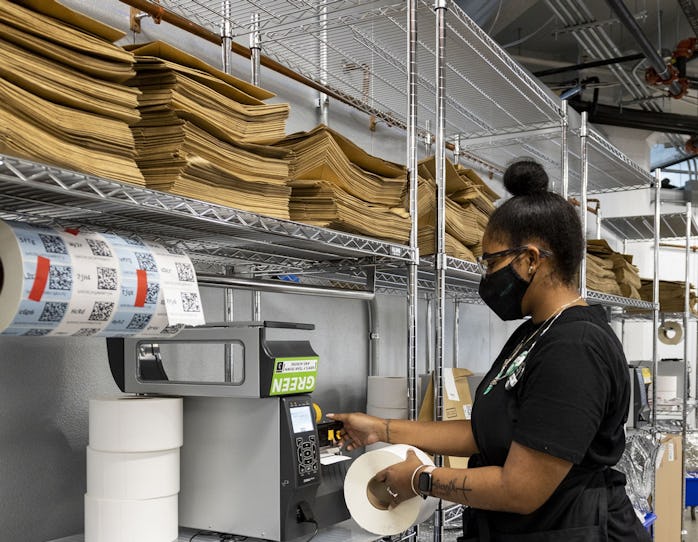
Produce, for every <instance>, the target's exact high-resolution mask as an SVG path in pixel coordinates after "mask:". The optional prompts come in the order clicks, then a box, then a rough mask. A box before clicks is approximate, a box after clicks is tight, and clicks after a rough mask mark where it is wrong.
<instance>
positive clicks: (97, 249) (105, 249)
mask: <svg viewBox="0 0 698 542" xmlns="http://www.w3.org/2000/svg"><path fill="white" fill-rule="evenodd" d="M87 244H88V245H89V247H90V250H91V251H92V254H93V255H94V256H104V257H107V258H111V257H112V253H111V248H109V243H107V242H106V241H102V240H100V239H87Z"/></svg>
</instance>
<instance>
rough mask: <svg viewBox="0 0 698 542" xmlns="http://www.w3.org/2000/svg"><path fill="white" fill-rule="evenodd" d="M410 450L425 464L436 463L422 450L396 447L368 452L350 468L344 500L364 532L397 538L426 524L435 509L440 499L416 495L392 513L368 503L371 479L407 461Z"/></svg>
mask: <svg viewBox="0 0 698 542" xmlns="http://www.w3.org/2000/svg"><path fill="white" fill-rule="evenodd" d="M409 449H413V450H414V451H415V453H416V454H417V456H418V457H419V459H420V460H421V461H422V463H424V464H427V465H433V464H434V463H433V461H432V460H431V458H430V457H429V456H428V455H427V454H425V453H424V452H422V451H421V450H418V449H417V448H413V447H411V446H405V445H404V444H395V445H391V446H386V447H385V448H381V449H379V450H372V451H370V452H366V453H365V454H363V455H361V456H359V457H358V458H357V459H355V460H354V462H353V463H352V465H351V466H350V467H349V470H348V471H347V475H346V478H345V480H344V500H345V501H346V503H347V508H348V509H349V513H350V514H351V517H352V518H353V519H354V521H356V523H358V524H359V525H360V526H361V527H362V528H363V529H366V530H367V531H369V532H371V533H374V534H377V535H380V536H390V535H395V534H398V533H401V532H403V531H405V530H406V529H409V528H410V527H412V526H413V525H416V524H417V523H421V522H423V521H425V520H426V519H428V518H429V516H431V515H432V514H433V513H434V510H436V506H437V504H438V500H437V499H434V498H431V497H429V498H427V499H422V498H421V497H419V496H416V495H415V496H414V497H413V498H411V499H408V500H406V501H404V502H402V503H400V504H399V505H398V506H396V507H395V508H393V509H392V510H384V509H382V508H377V507H375V506H374V505H372V504H371V503H370V502H369V499H368V496H367V491H368V485H369V482H370V481H371V479H372V478H373V477H374V476H375V475H376V474H377V473H378V472H380V471H381V470H383V469H385V468H386V467H389V466H390V465H394V464H395V463H399V462H400V461H404V460H405V457H406V456H407V450H409Z"/></svg>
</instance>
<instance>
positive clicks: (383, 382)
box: [366, 376, 407, 408]
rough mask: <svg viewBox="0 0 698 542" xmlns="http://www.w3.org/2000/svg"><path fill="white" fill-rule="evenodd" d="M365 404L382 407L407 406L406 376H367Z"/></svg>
mask: <svg viewBox="0 0 698 542" xmlns="http://www.w3.org/2000/svg"><path fill="white" fill-rule="evenodd" d="M366 405H367V406H374V407H384V408H401V407H403V406H404V407H406V406H407V378H405V377H402V376H369V377H368V386H367V389H366Z"/></svg>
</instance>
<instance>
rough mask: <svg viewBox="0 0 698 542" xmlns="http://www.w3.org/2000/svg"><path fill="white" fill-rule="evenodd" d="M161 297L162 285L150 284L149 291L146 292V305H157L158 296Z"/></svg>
mask: <svg viewBox="0 0 698 542" xmlns="http://www.w3.org/2000/svg"><path fill="white" fill-rule="evenodd" d="M159 295H160V285H159V284H158V283H157V282H156V283H148V289H147V290H146V292H145V301H144V303H145V304H146V305H157V303H158V296H159Z"/></svg>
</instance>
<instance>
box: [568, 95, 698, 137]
mask: <svg viewBox="0 0 698 542" xmlns="http://www.w3.org/2000/svg"><path fill="white" fill-rule="evenodd" d="M569 104H570V107H573V108H574V109H575V110H576V111H577V112H581V111H588V112H589V122H592V123H594V124H607V125H610V126H620V127H623V128H637V129H639V130H649V131H650V132H663V133H671V134H686V135H690V136H692V135H693V134H698V117H696V116H695V115H679V114H676V113H657V112H654V111H642V110H639V109H631V108H628V107H626V108H623V109H619V108H618V107H616V106H611V105H604V104H599V103H597V104H594V103H593V102H586V101H581V100H570V102H569Z"/></svg>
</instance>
